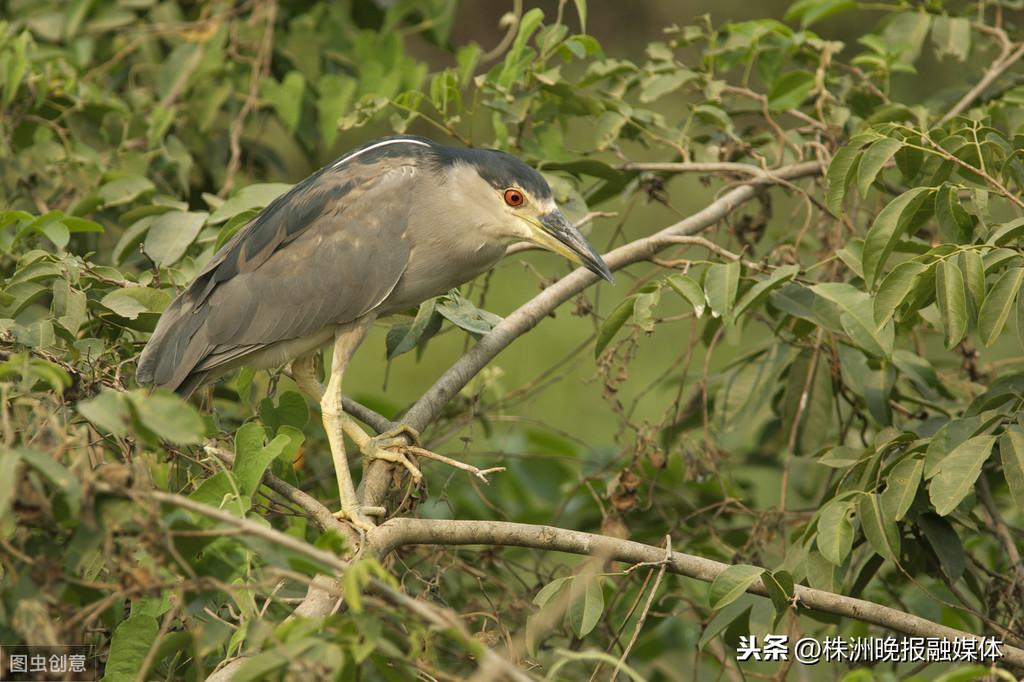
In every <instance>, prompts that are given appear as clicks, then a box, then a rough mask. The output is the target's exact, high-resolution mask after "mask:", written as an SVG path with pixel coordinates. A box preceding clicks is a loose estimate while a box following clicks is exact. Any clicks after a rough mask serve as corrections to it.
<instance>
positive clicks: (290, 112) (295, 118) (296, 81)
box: [261, 71, 306, 133]
mask: <svg viewBox="0 0 1024 682" xmlns="http://www.w3.org/2000/svg"><path fill="white" fill-rule="evenodd" d="M261 90H262V94H263V97H265V98H266V99H267V100H268V101H269V102H270V104H271V105H273V107H274V111H276V112H277V115H278V117H280V119H281V122H282V123H284V127H285V130H287V131H288V132H289V133H294V132H295V129H296V128H297V127H298V125H299V117H300V116H301V115H302V96H303V93H304V92H305V90H306V77H305V76H303V75H302V74H301V73H300V72H298V71H289V72H288V73H287V74H286V75H285V77H284V80H283V81H281V82H280V83H278V82H277V81H276V80H274V79H273V78H264V79H262V80H261Z"/></svg>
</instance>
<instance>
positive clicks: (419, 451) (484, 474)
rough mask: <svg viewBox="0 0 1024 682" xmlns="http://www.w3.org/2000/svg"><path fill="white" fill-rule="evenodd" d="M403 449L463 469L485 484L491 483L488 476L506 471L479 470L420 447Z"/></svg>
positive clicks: (500, 468) (503, 469) (500, 469)
mask: <svg viewBox="0 0 1024 682" xmlns="http://www.w3.org/2000/svg"><path fill="white" fill-rule="evenodd" d="M403 449H404V450H406V451H407V452H410V453H412V454H414V455H416V456H417V457H426V458H427V459H432V460H434V461H437V462H441V463H442V464H447V465H448V466H450V467H454V468H456V469H462V470H463V471H468V472H469V473H471V474H473V475H474V476H476V477H477V478H479V479H480V480H481V481H483V482H484V483H490V481H488V480H487V475H488V474H494V473H498V472H499V471H505V467H491V468H489V469H478V468H476V467H475V466H473V465H472V464H466V463H465V462H460V461H459V460H457V459H452V458H451V457H446V456H445V455H442V454H440V453H437V452H433V451H431V450H427V449H426V448H418V447H415V446H412V445H410V446H407V447H405V448H403Z"/></svg>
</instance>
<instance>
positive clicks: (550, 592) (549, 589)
mask: <svg viewBox="0 0 1024 682" xmlns="http://www.w3.org/2000/svg"><path fill="white" fill-rule="evenodd" d="M575 578H576V576H572V575H567V576H565V577H563V578H555V579H554V580H552V581H551V582H549V583H548V584H547V585H545V586H544V587H542V588H540V590H539V591H538V592H537V596H535V597H534V598H533V603H534V604H535V605H536V606H538V607H541V608H542V607H543V606H544V605H545V604H547V603H548V602H549V601H551V598H552V597H554V596H555V595H556V594H558V593H559V592H561V591H562V588H563V587H565V585H566V583H568V582H569V581H570V580H575Z"/></svg>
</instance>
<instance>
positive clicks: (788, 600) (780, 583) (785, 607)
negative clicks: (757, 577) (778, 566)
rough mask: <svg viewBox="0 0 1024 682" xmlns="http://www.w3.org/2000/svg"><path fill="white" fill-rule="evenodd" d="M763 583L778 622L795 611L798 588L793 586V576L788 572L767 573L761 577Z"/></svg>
mask: <svg viewBox="0 0 1024 682" xmlns="http://www.w3.org/2000/svg"><path fill="white" fill-rule="evenodd" d="M761 582H762V583H763V584H764V588H765V590H766V591H767V592H768V598H769V599H771V600H772V606H774V607H775V615H776V621H778V618H779V617H780V616H783V615H785V614H786V613H788V612H789V611H791V610H793V609H794V606H793V599H794V596H795V592H796V588H795V585H794V584H793V576H792V575H790V574H789V573H788V572H787V571H775V572H774V573H773V572H771V571H765V572H764V573H763V574H762V575H761Z"/></svg>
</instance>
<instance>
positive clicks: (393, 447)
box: [361, 424, 423, 483]
mask: <svg viewBox="0 0 1024 682" xmlns="http://www.w3.org/2000/svg"><path fill="white" fill-rule="evenodd" d="M419 442H420V434H419V433H417V432H416V430H415V429H413V428H412V427H409V426H405V425H404V424H403V425H401V426H398V427H395V428H394V429H390V430H388V431H385V432H384V433H381V434H380V435H378V436H375V437H373V438H371V439H370V440H369V441H368V442H367V443H366V444H365V445H364V446H363V447H362V448H361V451H362V453H363V458H364V459H367V460H370V461H372V460H375V459H379V460H383V461H385V462H391V463H392V464H401V465H402V466H404V467H405V468H406V470H407V471H408V472H409V475H410V476H411V477H412V479H413V481H415V482H417V483H419V481H420V480H422V479H423V474H422V473H421V472H420V470H419V468H418V467H417V466H416V465H415V464H413V463H412V461H411V460H410V459H409V457H408V455H406V453H405V452H404V450H405V448H407V447H408V446H409V445H418V444H419Z"/></svg>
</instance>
